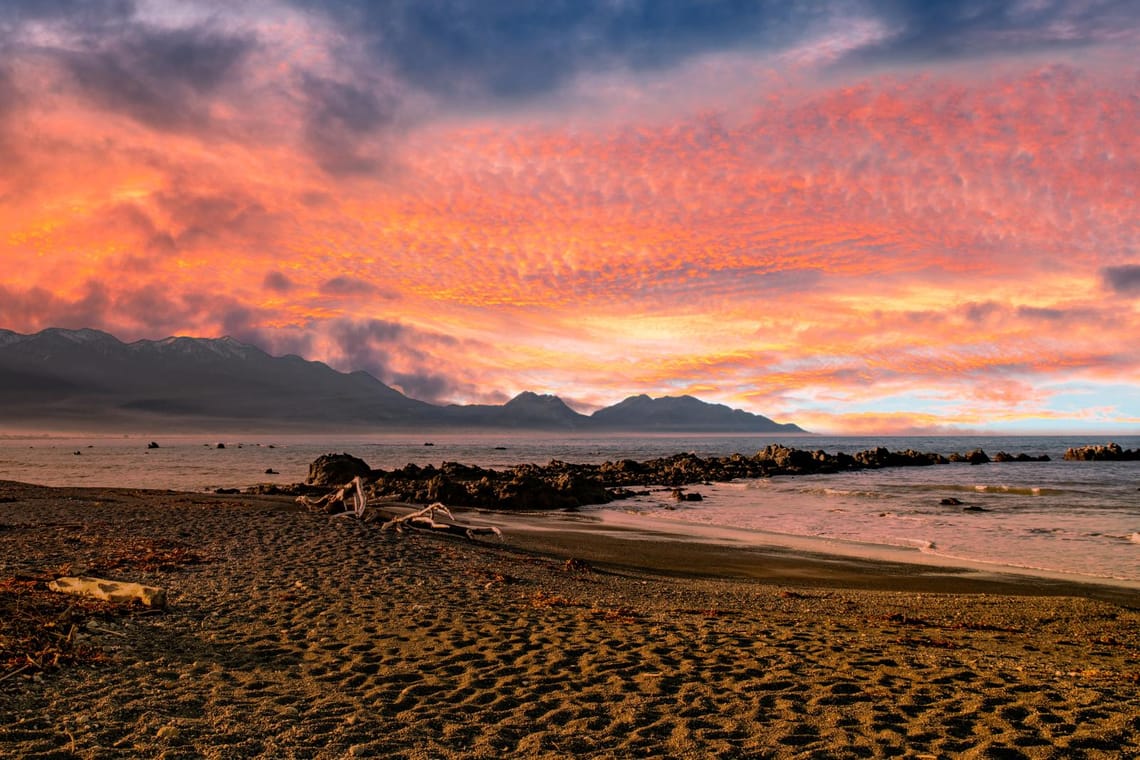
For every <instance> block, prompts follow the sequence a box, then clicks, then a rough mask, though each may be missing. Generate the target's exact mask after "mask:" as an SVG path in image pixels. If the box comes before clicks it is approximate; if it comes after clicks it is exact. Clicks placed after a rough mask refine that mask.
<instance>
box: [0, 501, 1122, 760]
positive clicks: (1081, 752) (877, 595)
mask: <svg viewBox="0 0 1140 760" xmlns="http://www.w3.org/2000/svg"><path fill="white" fill-rule="evenodd" d="M37 493H38V492H37ZM17 495H19V496H20V497H21V499H23V500H17V501H15V502H11V503H5V504H2V505H0V509H2V510H3V511H0V522H3V523H5V524H6V525H9V526H13V527H11V528H10V529H8V530H4V531H0V548H2V549H3V552H2V553H0V556H3V557H4V559H3V560H2V561H3V563H4V566H3V569H4V571H5V572H7V573H11V572H16V571H20V572H27V571H33V570H38V569H42V568H45V567H50V566H53V565H56V564H60V563H62V562H84V561H92V560H93V559H97V555H98V553H99V541H98V538H99V536H100V535H105V536H110V535H112V534H113V533H121V532H123V531H130V532H134V533H137V534H139V535H146V536H151V537H161V538H170V539H178V540H180V541H183V542H187V543H189V544H190V545H192V546H194V547H195V548H196V549H197V550H199V551H200V552H202V553H203V554H204V555H206V556H209V557H212V560H211V561H209V562H207V563H205V564H202V565H196V566H192V567H184V568H174V569H167V570H156V571H153V572H150V573H143V574H141V575H139V576H138V577H133V578H131V579H132V580H141V581H144V582H148V583H156V584H158V585H164V586H166V587H167V588H169V589H170V590H171V596H172V598H173V606H172V608H171V609H170V610H169V611H168V612H166V613H164V614H162V615H154V616H144V617H136V618H131V619H125V620H122V621H119V622H117V623H102V624H101V625H102V626H103V628H106V629H110V628H113V629H114V630H113V632H100V631H94V630H92V631H88V632H87V633H86V634H85V635H86V637H87V638H88V640H89V641H91V642H93V643H97V644H99V645H100V646H102V647H104V648H105V649H107V650H108V651H110V652H111V653H112V654H113V656H114V663H113V664H112V665H110V666H103V667H95V668H92V667H77V668H73V669H70V670H63V671H59V672H55V673H48V674H44V675H42V676H40V677H38V678H35V679H33V678H23V677H16V678H13V679H10V680H9V681H6V682H4V683H2V684H0V754H4V753H7V754H10V755H12V756H20V757H28V758H49V757H50V758H65V757H79V758H117V757H163V758H245V757H266V758H343V757H407V758H500V757H535V758H540V757H541V758H545V757H549V758H562V757H598V758H602V757H619V758H621V757H650V756H652V757H662V756H664V757H679V758H697V757H803V758H808V757H812V758H815V757H836V758H859V757H868V758H875V757H952V756H966V757H979V758H980V757H987V758H1023V757H1028V758H1054V757H1055V758H1062V757H1065V758H1069V757H1090V758H1094V757H1106V758H1107V757H1122V756H1123V757H1128V756H1133V757H1135V756H1137V755H1138V754H1140V683H1138V681H1140V666H1138V664H1137V663H1138V659H1137V654H1138V653H1140V633H1138V631H1140V613H1138V612H1137V610H1136V609H1128V608H1125V607H1121V606H1118V605H1113V604H1109V603H1106V602H1098V601H1092V600H1088V599H1073V598H1064V597H1060V598H1058V597H1042V598H1011V597H998V596H949V595H934V594H913V593H896V592H886V591H879V592H866V591H849V590H833V589H802V588H801V589H796V588H791V587H787V586H773V585H761V584H755V583H745V582H732V581H717V580H693V579H676V578H667V577H662V576H655V575H649V574H641V573H636V572H632V571H630V572H623V573H620V574H619V573H612V572H610V573H608V572H599V571H594V572H575V571H572V570H569V569H567V568H565V567H564V566H563V564H562V562H561V561H560V560H557V559H548V558H543V557H539V556H533V555H528V554H521V553H518V552H515V551H513V550H512V549H511V548H510V546H509V545H508V546H505V547H503V546H493V545H472V544H467V543H463V542H460V541H454V540H449V539H443V538H438V537H432V536H423V535H404V536H397V535H394V534H386V533H380V532H379V531H378V530H377V529H376V527H375V525H367V524H360V523H356V522H351V521H347V520H329V519H327V518H317V517H315V516H312V515H309V514H305V513H298V512H295V511H292V510H289V509H283V508H281V507H280V505H278V504H275V503H274V502H271V501H265V502H253V503H252V504H251V503H250V501H249V500H248V499H245V500H234V501H226V500H219V499H214V498H212V497H209V498H207V497H194V498H190V497H187V496H184V495H169V496H166V497H155V496H152V495H146V494H142V495H138V496H128V495H122V494H119V495H117V496H112V495H110V494H105V495H104V498H102V499H98V498H92V497H90V496H87V497H83V498H80V499H72V500H69V499H64V498H60V496H59V495H58V494H56V495H55V496H54V497H53V496H52V495H51V494H50V493H49V494H47V495H43V494H41V495H40V496H39V497H37V498H39V501H34V502H33V501H32V500H30V497H29V495H28V494H27V493H24V492H19V493H18V494H17ZM109 498H114V499H117V501H114V502H112V501H109V500H108V499H109ZM170 518H173V519H170ZM76 522H79V523H82V524H83V526H84V527H83V528H82V529H81V530H79V531H78V533H77V532H76V531H75V530H73V529H70V528H60V527H50V526H49V524H51V523H63V524H74V523H76ZM77 538H79V539H80V540H79V542H78V543H76V539H77Z"/></svg>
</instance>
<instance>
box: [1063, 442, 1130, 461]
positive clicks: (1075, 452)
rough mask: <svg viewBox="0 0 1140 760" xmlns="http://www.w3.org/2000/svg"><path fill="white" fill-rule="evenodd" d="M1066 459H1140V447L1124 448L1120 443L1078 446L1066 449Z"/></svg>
mask: <svg viewBox="0 0 1140 760" xmlns="http://www.w3.org/2000/svg"><path fill="white" fill-rule="evenodd" d="M1065 459H1069V460H1075V461H1080V462H1123V461H1136V460H1140V449H1122V448H1121V447H1120V444H1118V443H1107V444H1103V445H1096V446H1076V447H1073V448H1069V449H1066V450H1065Z"/></svg>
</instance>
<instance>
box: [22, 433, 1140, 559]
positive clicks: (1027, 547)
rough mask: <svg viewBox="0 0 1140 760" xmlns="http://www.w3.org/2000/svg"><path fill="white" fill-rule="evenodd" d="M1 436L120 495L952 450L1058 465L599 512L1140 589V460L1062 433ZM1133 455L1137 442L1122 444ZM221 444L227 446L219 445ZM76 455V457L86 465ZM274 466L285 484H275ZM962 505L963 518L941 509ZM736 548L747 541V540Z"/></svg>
mask: <svg viewBox="0 0 1140 760" xmlns="http://www.w3.org/2000/svg"><path fill="white" fill-rule="evenodd" d="M148 440H150V439H146V438H139V437H121V438H0V479H8V480H22V481H27V482H33V483H41V484H44V485H57V486H59V485H70V486H116V487H130V488H168V489H175V490H188V491H203V490H212V489H215V488H220V487H239V488H240V487H245V486H249V485H252V484H254V483H262V482H276V483H293V482H298V481H301V480H304V478H305V476H306V475H307V473H308V466H309V463H310V462H311V461H313V460H314V459H315V458H316V457H317V456H319V455H320V454H323V453H327V452H332V451H338V452H339V451H346V452H349V453H352V454H355V455H356V456H359V457H361V458H363V459H364V460H365V461H367V462H368V463H369V464H370V465H371V466H372V467H378V468H384V469H393V468H396V467H401V466H403V465H405V464H408V463H415V464H419V465H426V464H434V465H439V464H440V463H441V462H444V461H458V462H463V463H466V464H475V465H480V466H484V467H495V468H504V467H509V466H511V465H515V464H519V463H523V462H534V463H539V464H545V463H546V462H549V461H550V460H551V459H559V460H563V461H567V462H582V463H591V462H603V461H606V460H616V459H622V458H626V457H628V458H632V459H638V460H644V459H651V458H654V457H659V456H668V455H671V454H676V453H680V452H693V453H696V454H698V455H701V456H725V455H729V454H733V453H742V454H748V455H750V454H753V453H755V452H756V451H758V450H759V449H762V448H763V447H764V446H766V445H767V444H769V443H784V444H786V445H789V446H796V447H798V448H807V449H823V450H825V451H828V452H831V453H834V452H837V451H843V452H847V453H854V452H857V451H862V450H864V449H868V448H874V447H875V446H879V445H884V446H886V447H887V448H890V449H892V450H901V449H907V448H912V449H917V450H919V451H936V452H939V453H942V454H950V453H952V452H955V451H958V452H966V451H969V450H972V449H975V448H982V449H984V450H985V451H986V452H988V453H989V454H990V455H991V456H992V455H993V454H996V453H997V452H998V451H1003V450H1004V451H1007V452H1010V453H1014V454H1016V453H1023V452H1024V453H1028V454H1034V455H1037V454H1048V455H1049V456H1050V457H1052V458H1053V461H1051V462H1032V463H1008V464H988V465H980V466H970V465H965V464H960V465H958V464H955V465H942V466H934V467H915V468H901V469H888V470H877V471H872V470H867V471H862V472H855V473H843V474H837V475H813V476H797V477H777V478H771V479H766V480H752V481H736V482H732V483H718V484H713V485H708V486H698V487H695V488H693V489H691V490H697V491H699V492H700V493H702V495H703V496H704V497H705V498H704V501H701V502H686V503H685V504H684V505H678V504H677V503H676V502H674V501H673V500H672V499H670V498H669V494H668V492H667V491H664V490H662V491H654V492H652V493H650V495H648V496H642V497H638V498H636V499H634V500H630V501H623V502H618V503H616V504H612V505H608V506H606V507H599V508H596V511H597V513H598V514H600V515H604V514H606V513H609V514H617V513H620V514H622V515H624V516H625V518H626V519H630V516H631V515H632V516H633V519H643V520H645V521H647V522H653V523H656V524H673V525H677V524H678V523H680V524H681V525H679V526H678V527H683V525H684V524H692V526H693V528H694V530H695V529H696V527H697V526H698V525H699V526H702V527H703V528H710V527H711V528H723V527H731V528H733V529H734V530H736V531H737V533H736V534H735V535H736V536H737V537H738V540H748V536H749V535H750V534H752V535H754V537H755V540H756V541H757V542H770V541H771V540H773V536H779V535H786V536H799V537H813V538H817V539H826V540H829V541H832V542H834V544H833V545H832V548H833V549H834V550H836V551H840V552H841V551H842V550H843V546H844V545H851V546H855V545H863V546H866V545H872V546H874V545H878V546H890V547H902V548H909V549H913V550H915V551H918V552H922V553H924V554H926V555H934V556H938V557H946V558H957V559H965V560H970V561H975V562H984V563H990V564H993V565H999V566H1012V567H1019V568H1026V569H1031V570H1043V571H1049V572H1060V573H1066V574H1076V575H1083V576H1091V577H1097V578H1112V579H1120V580H1127V581H1140V462H1065V461H1063V460H1062V455H1063V453H1064V451H1065V449H1066V448H1067V447H1069V446H1077V445H1083V444H1096V443H1105V442H1106V440H1105V439H1103V438H1082V437H1077V436H1065V437H1056V438H1053V437H984V438H982V437H931V438H914V437H907V438H873V439H872V438H855V437H834V438H832V437H821V436H811V437H784V438H781V437H771V436H689V437H676V436H652V435H650V436H646V435H639V436H607V437H602V438H599V437H577V436H572V435H569V436H566V435H563V436H520V435H513V434H509V433H504V434H501V435H485V434H484V435H475V436H472V435H438V436H433V437H432V438H431V439H430V442H431V443H432V444H433V445H431V446H425V445H424V444H425V442H427V441H425V439H411V438H409V437H407V436H403V437H396V436H374V437H368V438H312V437H306V438H299V437H289V436H277V437H273V436H268V435H267V436H265V437H256V436H251V437H249V438H247V439H245V440H223V441H219V440H216V439H215V440H211V439H206V438H204V437H201V436H195V437H179V438H159V439H155V440H156V441H157V443H159V445H160V448H157V449H148V448H147V446H146V444H147V442H148ZM1115 440H1116V442H1117V443H1119V444H1120V445H1121V446H1123V447H1125V448H1138V447H1140V436H1133V437H1117V438H1116V439H1115ZM218 443H224V444H225V448H224V449H219V448H217V444H218ZM76 452H78V454H76ZM266 470H274V471H275V472H276V473H278V474H266ZM950 497H953V498H957V499H959V500H960V501H962V502H963V505H964V506H972V507H980V508H981V511H975V510H972V511H967V510H965V509H964V508H963V507H961V506H960V507H952V506H944V505H942V504H941V501H942V499H945V498H950ZM740 537H743V538H742V539H741V538H740Z"/></svg>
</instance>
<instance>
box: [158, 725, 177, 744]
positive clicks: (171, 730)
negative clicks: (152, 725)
mask: <svg viewBox="0 0 1140 760" xmlns="http://www.w3.org/2000/svg"><path fill="white" fill-rule="evenodd" d="M155 736H156V737H157V738H158V739H159V740H160V741H164V742H176V741H178V740H179V739H181V738H182V731H181V730H180V729H179V728H178V726H175V725H173V724H167V725H165V726H163V727H162V728H160V729H158V733H156V734H155Z"/></svg>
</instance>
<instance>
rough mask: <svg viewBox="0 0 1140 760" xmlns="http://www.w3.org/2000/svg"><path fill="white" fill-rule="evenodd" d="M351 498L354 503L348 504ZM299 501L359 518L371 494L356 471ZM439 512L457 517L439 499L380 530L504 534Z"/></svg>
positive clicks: (298, 498) (467, 535)
mask: <svg viewBox="0 0 1140 760" xmlns="http://www.w3.org/2000/svg"><path fill="white" fill-rule="evenodd" d="M350 500H351V505H350V504H349V502H350ZM297 502H298V503H300V504H303V505H304V506H305V507H306V508H307V509H309V510H310V511H313V512H324V513H325V514H330V515H334V516H336V517H355V518H357V519H358V520H360V519H363V518H364V510H365V508H366V507H367V506H368V496H367V494H366V493H365V491H364V479H363V478H361V477H360V476H359V475H357V476H356V477H355V478H353V479H352V480H351V481H350V482H349V483H346V484H344V485H343V486H341V487H340V488H338V489H337V490H335V491H330V492H329V493H327V494H325V495H324V496H321V497H319V498H316V499H314V498H312V497H310V496H298V497H297ZM437 513H438V514H442V515H446V516H447V518H448V519H449V520H454V519H455V517H454V516H453V515H452V514H451V511H450V510H448V508H447V507H445V506H444V505H443V504H442V503H441V502H438V501H437V502H435V503H434V504H431V505H429V506H426V507H424V508H423V509H420V510H418V511H416V512H411V513H409V514H406V515H401V516H399V517H393V518H391V519H390V520H388V521H387V522H385V523H384V524H383V525H381V526H380V530H383V531H388V530H395V531H396V532H397V533H403V532H404V529H405V528H419V529H422V530H433V531H440V532H444V533H452V534H454V535H459V536H466V537H467V538H471V539H474V538H475V536H486V535H495V536H498V537H499V538H502V537H503V532H502V531H501V530H499V529H498V528H495V527H489V528H476V527H473V526H468V525H460V524H457V523H454V522H450V523H445V522H439V521H437V520H436V519H435V515H436V514H437Z"/></svg>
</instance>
